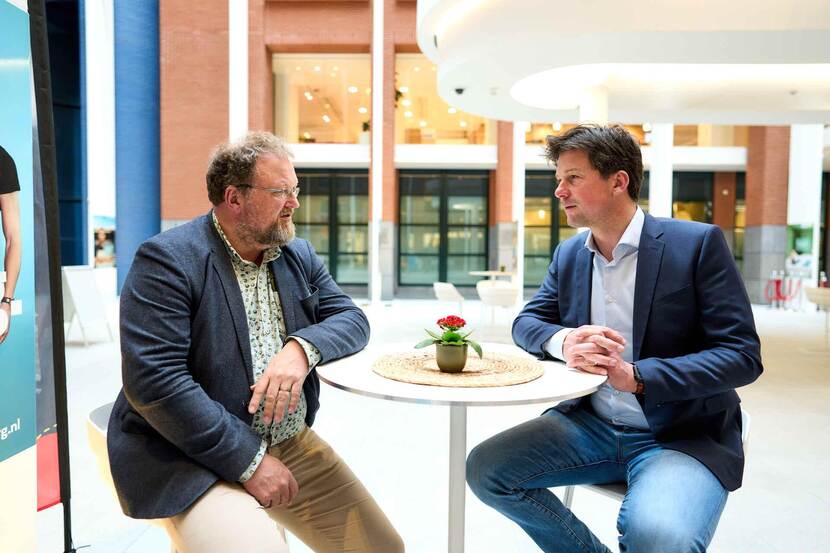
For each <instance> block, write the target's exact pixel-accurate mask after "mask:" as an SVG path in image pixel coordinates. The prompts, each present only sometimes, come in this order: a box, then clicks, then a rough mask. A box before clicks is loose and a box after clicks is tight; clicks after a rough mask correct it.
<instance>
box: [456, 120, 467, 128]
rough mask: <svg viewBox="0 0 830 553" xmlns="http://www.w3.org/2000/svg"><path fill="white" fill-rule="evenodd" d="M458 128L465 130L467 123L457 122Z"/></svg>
mask: <svg viewBox="0 0 830 553" xmlns="http://www.w3.org/2000/svg"><path fill="white" fill-rule="evenodd" d="M458 126H460V127H461V128H462V129H466V128H467V122H466V121H459V122H458Z"/></svg>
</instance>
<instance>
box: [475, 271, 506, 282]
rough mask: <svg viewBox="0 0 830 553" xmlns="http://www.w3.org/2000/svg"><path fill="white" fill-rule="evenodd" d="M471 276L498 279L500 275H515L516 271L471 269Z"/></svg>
mask: <svg viewBox="0 0 830 553" xmlns="http://www.w3.org/2000/svg"><path fill="white" fill-rule="evenodd" d="M468 274H469V275H470V276H483V277H488V278H489V279H490V280H496V279H497V278H498V277H511V278H512V277H513V275H515V274H516V273H514V272H512V271H470V272H469V273H468Z"/></svg>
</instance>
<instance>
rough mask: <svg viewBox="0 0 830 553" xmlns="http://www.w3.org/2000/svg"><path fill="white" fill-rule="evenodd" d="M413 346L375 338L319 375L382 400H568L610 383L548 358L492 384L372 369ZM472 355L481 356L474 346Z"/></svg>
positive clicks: (493, 347)
mask: <svg viewBox="0 0 830 553" xmlns="http://www.w3.org/2000/svg"><path fill="white" fill-rule="evenodd" d="M413 346H414V343H398V344H372V343H370V344H369V346H368V347H367V348H366V349H364V350H363V351H361V352H359V353H356V354H355V355H352V356H350V357H346V358H344V359H339V360H337V361H333V362H331V363H328V364H326V365H324V366H321V367H317V374H318V375H319V376H320V379H321V380H323V382H325V383H327V384H330V385H331V386H334V387H335V388H340V389H341V390H346V391H349V392H353V393H356V394H360V395H364V396H369V397H374V398H380V399H389V400H393V401H404V402H410V403H426V404H432V405H479V406H481V405H523V404H527V403H546V402H555V401H563V400H566V399H571V398H575V397H581V396H584V395H587V394H590V393H592V392H594V391H596V389H597V388H599V386H600V385H601V384H602V383H603V382H605V377H604V376H599V375H593V374H588V373H584V372H581V371H578V370H576V369H571V368H568V367H566V366H565V364H564V363H561V362H558V361H542V364H543V365H544V367H545V373H544V374H543V375H542V376H541V377H539V378H537V379H536V380H533V381H531V382H526V383H524V384H516V385H513V386H498V387H490V388H451V387H444V386H426V385H423V384H409V383H407V382H398V381H397V380H390V379H388V378H385V377H382V376H380V375H379V374H377V373H375V372H374V371H372V364H373V363H374V362H375V360H376V359H378V357H380V356H381V355H385V354H388V353H402V352H406V351H410V350H412V351H415V350H414V349H413ZM481 347H482V348H483V350H484V356H485V357H487V353H488V352H497V353H509V354H513V355H524V356H527V357H531V356H530V355H529V354H527V353H526V352H524V351H522V350H521V349H519V348H518V347H516V346H513V345H507V344H493V343H484V344H482V345H481ZM431 349H432V348H428V349H427V350H426V351H430V350H431ZM470 354H471V355H475V354H474V353H473V352H472V351H471V352H470Z"/></svg>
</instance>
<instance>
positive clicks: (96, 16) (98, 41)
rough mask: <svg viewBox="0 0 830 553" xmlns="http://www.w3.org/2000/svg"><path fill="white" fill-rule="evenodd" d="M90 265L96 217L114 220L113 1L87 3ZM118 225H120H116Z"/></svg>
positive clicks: (85, 32) (86, 68)
mask: <svg viewBox="0 0 830 553" xmlns="http://www.w3.org/2000/svg"><path fill="white" fill-rule="evenodd" d="M83 6H84V22H85V25H84V40H85V41H86V64H85V66H84V67H85V70H86V75H85V80H86V104H87V106H88V109H87V110H86V147H87V156H86V174H87V189H88V190H87V213H89V217H87V219H88V224H87V227H88V228H87V233H86V239H87V245H88V252H89V254H88V258H87V263H89V264H90V265H92V264H94V263H95V259H94V258H95V245H94V242H95V239H94V236H93V230H94V227H95V216H96V215H99V216H105V217H112V218H115V41H114V34H113V33H114V27H113V4H112V0H86V1H85V2H84V3H83ZM116 224H117V222H116Z"/></svg>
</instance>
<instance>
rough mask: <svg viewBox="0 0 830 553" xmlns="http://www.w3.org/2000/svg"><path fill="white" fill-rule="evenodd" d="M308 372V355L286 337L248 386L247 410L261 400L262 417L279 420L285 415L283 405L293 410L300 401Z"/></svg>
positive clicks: (254, 408)
mask: <svg viewBox="0 0 830 553" xmlns="http://www.w3.org/2000/svg"><path fill="white" fill-rule="evenodd" d="M307 375H308V358H307V357H306V354H305V351H303V347H302V346H301V345H300V343H299V342H298V341H297V340H288V341H287V342H286V343H285V345H284V346H283V347H282V350H280V352H279V353H278V354H276V355H275V356H274V357H272V358H271V360H270V361H269V362H268V367H266V368H265V372H263V373H262V376H261V377H259V380H258V381H257V383H256V384H254V385H253V386H251V390H252V391H253V396H252V397H251V402H250V403H249V404H248V412H249V413H251V414H252V415H253V414H254V413H256V410H257V408H259V404H260V403H261V402H264V409H263V412H262V420H263V421H264V422H265V424H271V421H272V420H274V421H276V422H280V421H281V420H282V419H283V417H284V416H285V408H286V406H287V407H288V412H289V413H293V412H294V410H295V409H297V405H298V404H299V403H300V393H301V392H302V390H303V382H305V377H306V376H307Z"/></svg>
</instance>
